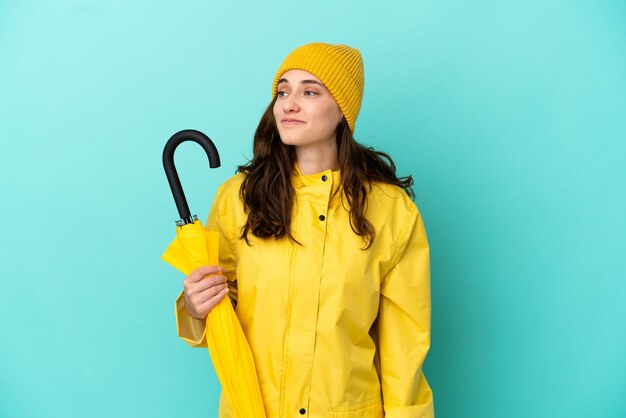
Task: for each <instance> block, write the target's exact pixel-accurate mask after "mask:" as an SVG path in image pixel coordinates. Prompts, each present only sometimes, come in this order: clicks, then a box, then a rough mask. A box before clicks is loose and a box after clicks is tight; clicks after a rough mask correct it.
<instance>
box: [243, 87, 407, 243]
mask: <svg viewBox="0 0 626 418" xmlns="http://www.w3.org/2000/svg"><path fill="white" fill-rule="evenodd" d="M275 102H276V96H275V97H274V99H273V100H272V102H271V103H270V104H269V106H268V107H267V109H266V110H265V112H264V113H263V116H262V117H261V121H260V122H259V126H258V127H257V129H256V132H255V133H254V147H253V154H254V155H253V157H252V160H251V161H250V162H248V164H245V165H240V166H239V167H238V169H237V171H239V172H241V173H244V174H245V178H244V180H243V183H242V185H241V189H240V195H241V199H242V200H243V203H244V209H245V211H246V212H247V214H248V219H247V221H246V224H245V225H244V227H243V228H242V233H241V238H243V239H245V240H246V242H247V243H248V245H249V244H250V242H249V241H248V234H249V233H252V234H253V235H254V236H256V237H259V238H270V237H274V238H283V237H285V236H287V237H289V239H290V240H292V241H294V242H296V243H297V242H298V241H297V240H296V239H295V238H294V237H293V235H292V234H291V228H290V226H291V209H292V207H293V200H294V195H295V190H294V188H293V185H292V183H291V176H292V172H293V169H294V165H295V163H296V153H295V148H294V147H293V146H292V145H285V144H283V143H282V141H281V140H280V136H279V133H278V130H277V128H276V120H275V119H274V112H273V108H274V103H275ZM336 135H337V154H338V156H337V159H338V164H339V169H340V170H341V188H342V189H343V193H344V196H345V199H346V201H347V203H348V207H349V210H350V226H351V227H352V230H353V231H354V233H355V234H357V235H359V236H360V237H363V240H364V241H365V247H364V248H365V249H367V248H369V247H370V246H371V244H372V242H373V241H374V238H375V236H376V231H375V230H374V227H373V226H372V224H371V223H370V222H369V221H368V220H367V219H366V218H365V210H366V204H367V193H368V190H371V186H372V182H383V183H389V184H393V185H396V186H399V187H401V188H402V189H404V190H405V191H406V193H407V194H408V195H409V196H410V197H411V198H412V199H413V198H414V197H415V194H414V192H413V188H412V186H413V178H412V177H411V176H407V177H397V176H396V166H395V164H394V163H393V160H392V159H391V157H390V156H389V155H387V154H385V153H384V152H380V151H376V150H374V149H373V148H369V147H365V146H363V145H361V144H359V143H357V142H356V141H355V140H354V137H353V136H352V133H351V132H350V128H349V127H348V123H347V122H346V119H345V117H344V118H342V120H341V122H340V123H339V125H338V126H337V131H336Z"/></svg>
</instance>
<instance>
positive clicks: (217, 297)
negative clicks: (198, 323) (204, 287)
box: [198, 287, 228, 318]
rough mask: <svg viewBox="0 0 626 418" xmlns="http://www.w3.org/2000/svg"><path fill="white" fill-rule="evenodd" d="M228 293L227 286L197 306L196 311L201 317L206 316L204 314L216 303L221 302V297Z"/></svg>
mask: <svg viewBox="0 0 626 418" xmlns="http://www.w3.org/2000/svg"><path fill="white" fill-rule="evenodd" d="M227 294H228V287H226V288H225V289H223V290H222V291H220V292H218V293H217V295H215V296H213V297H212V298H210V299H209V300H207V301H206V302H204V303H203V304H201V305H200V306H198V313H199V314H200V316H201V317H202V318H206V316H207V315H208V314H209V312H211V311H212V310H213V308H215V307H216V306H217V304H218V303H220V302H221V300H222V299H224V298H225V297H226V295H227Z"/></svg>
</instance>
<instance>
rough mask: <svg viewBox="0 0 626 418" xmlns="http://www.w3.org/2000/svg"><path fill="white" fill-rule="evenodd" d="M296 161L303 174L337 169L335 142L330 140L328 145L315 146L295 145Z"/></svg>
mask: <svg viewBox="0 0 626 418" xmlns="http://www.w3.org/2000/svg"><path fill="white" fill-rule="evenodd" d="M296 161H297V163H298V168H300V171H301V172H302V174H304V175H308V174H315V173H321V172H322V171H326V170H337V169H338V167H339V164H338V158H337V143H336V142H335V141H332V142H331V143H329V145H328V146H325V147H319V146H317V147H315V148H313V147H311V148H307V147H296Z"/></svg>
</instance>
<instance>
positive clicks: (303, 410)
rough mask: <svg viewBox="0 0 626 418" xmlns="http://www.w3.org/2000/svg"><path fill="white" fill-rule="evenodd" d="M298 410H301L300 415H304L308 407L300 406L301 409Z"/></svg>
mask: <svg viewBox="0 0 626 418" xmlns="http://www.w3.org/2000/svg"><path fill="white" fill-rule="evenodd" d="M298 412H300V415H304V414H306V409H304V408H300V411H298Z"/></svg>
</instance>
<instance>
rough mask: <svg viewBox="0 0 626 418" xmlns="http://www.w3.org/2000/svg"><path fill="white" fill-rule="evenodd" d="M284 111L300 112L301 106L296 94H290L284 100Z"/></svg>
mask: <svg viewBox="0 0 626 418" xmlns="http://www.w3.org/2000/svg"><path fill="white" fill-rule="evenodd" d="M282 102H283V111H284V112H285V113H290V112H297V111H298V110H300V105H299V104H298V100H297V99H296V97H295V95H294V94H288V95H287V97H284V98H283V99H282Z"/></svg>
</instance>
